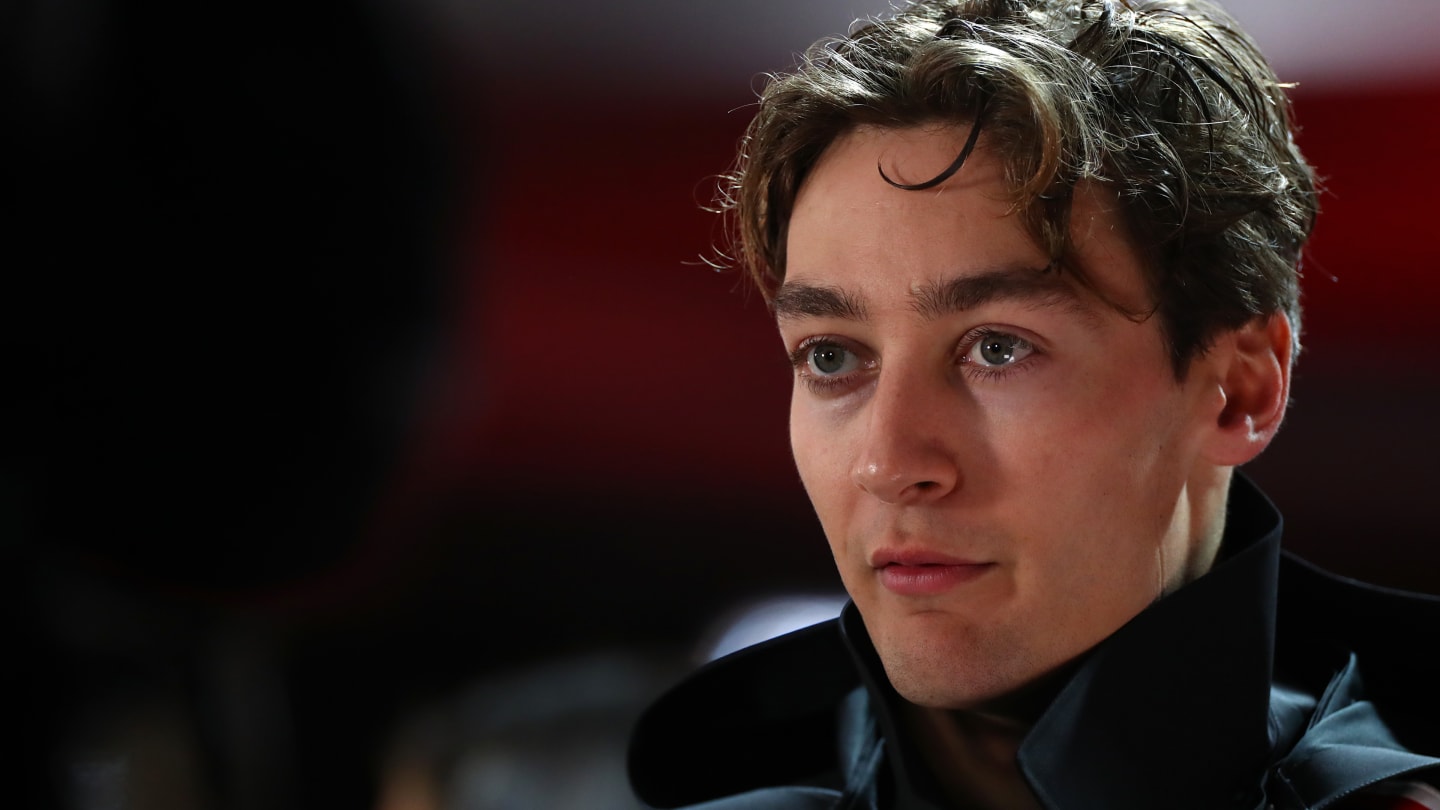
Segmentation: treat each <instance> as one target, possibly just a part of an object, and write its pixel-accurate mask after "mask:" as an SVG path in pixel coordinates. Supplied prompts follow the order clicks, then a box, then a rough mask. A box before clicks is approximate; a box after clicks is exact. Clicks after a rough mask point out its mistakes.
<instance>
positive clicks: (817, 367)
mask: <svg viewBox="0 0 1440 810" xmlns="http://www.w3.org/2000/svg"><path fill="white" fill-rule="evenodd" d="M807 355H808V359H807V361H806V365H807V366H808V368H807V369H806V370H807V371H809V372H810V373H811V374H813V375H815V376H817V377H835V376H838V375H841V374H845V373H847V372H850V371H854V370H855V369H857V368H859V367H860V360H859V358H857V357H856V356H855V353H854V352H852V351H850V350H849V349H846V348H845V347H844V346H840V345H837V344H834V343H817V344H815V345H813V346H811V347H809V349H808V351H807Z"/></svg>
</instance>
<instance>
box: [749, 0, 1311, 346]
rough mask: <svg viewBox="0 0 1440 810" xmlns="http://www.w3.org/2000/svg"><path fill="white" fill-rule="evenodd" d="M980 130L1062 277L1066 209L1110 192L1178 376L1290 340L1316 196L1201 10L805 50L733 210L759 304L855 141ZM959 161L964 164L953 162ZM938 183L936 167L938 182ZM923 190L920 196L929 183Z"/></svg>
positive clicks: (1026, 22) (925, 13) (1018, 1)
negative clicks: (1099, 187)
mask: <svg viewBox="0 0 1440 810" xmlns="http://www.w3.org/2000/svg"><path fill="white" fill-rule="evenodd" d="M933 122H948V123H954V124H959V123H965V124H970V123H973V122H978V125H979V127H980V129H981V131H982V132H984V133H985V134H986V135H988V136H989V141H990V143H991V146H992V149H994V150H995V152H996V154H997V156H998V157H999V158H1000V159H1001V160H1002V162H1003V163H1004V164H1005V171H1006V175H1007V182H1008V187H1009V188H1008V191H1007V194H1008V195H1009V199H1010V201H1011V202H1012V204H1013V205H1014V207H1015V210H1016V212H1017V213H1018V215H1019V216H1020V217H1021V218H1022V219H1023V220H1024V222H1025V226H1026V227H1027V229H1029V230H1030V232H1031V234H1032V235H1033V236H1034V238H1035V239H1036V241H1037V242H1038V243H1039V244H1040V246H1041V248H1042V249H1043V250H1045V251H1046V252H1047V254H1048V255H1049V256H1050V258H1051V259H1052V260H1053V261H1054V262H1055V267H1056V269H1059V270H1061V271H1062V272H1071V273H1074V274H1076V275H1077V276H1078V277H1079V278H1080V279H1081V280H1082V281H1083V280H1084V278H1085V275H1086V271H1085V269H1084V268H1080V267H1075V266H1073V264H1072V263H1070V262H1068V259H1069V258H1070V257H1069V255H1068V254H1069V251H1068V236H1069V228H1068V226H1067V221H1068V218H1069V211H1070V206H1071V196H1072V194H1073V193H1074V190H1075V188H1076V187H1077V186H1078V185H1080V184H1082V183H1084V182H1086V181H1094V182H1099V183H1102V184H1104V185H1105V186H1106V187H1107V188H1109V189H1110V190H1111V193H1112V194H1113V195H1114V197H1115V198H1116V200H1117V201H1118V202H1119V205H1120V217H1121V219H1122V221H1123V224H1124V226H1125V227H1126V228H1127V229H1128V230H1129V232H1130V235H1131V238H1132V239H1133V240H1134V242H1135V244H1136V247H1137V248H1138V249H1139V250H1141V251H1142V252H1143V253H1144V254H1145V258H1146V266H1145V271H1146V279H1147V283H1148V284H1149V285H1150V290H1151V300H1150V301H1149V302H1148V304H1147V306H1146V308H1145V309H1143V310H1141V311H1140V312H1137V313H1134V314H1137V315H1144V314H1149V313H1151V312H1154V313H1155V314H1157V315H1158V316H1159V317H1160V322H1161V327H1162V329H1163V330H1164V334H1165V338H1166V342H1167V345H1168V347H1169V350H1170V352H1171V354H1172V357H1173V358H1174V362H1175V365H1176V369H1177V373H1183V370H1184V368H1185V365H1186V363H1187V362H1188V360H1189V359H1190V358H1191V357H1192V356H1193V355H1194V354H1195V353H1196V352H1198V351H1201V350H1203V348H1204V347H1205V345H1206V344H1207V343H1208V341H1209V340H1210V338H1212V337H1213V336H1214V335H1215V334H1217V333H1218V332H1220V331H1223V330H1226V329H1233V328H1235V327H1237V326H1239V325H1241V324H1243V323H1245V322H1246V321H1249V320H1250V319H1252V318H1254V317H1256V316H1261V315H1269V314H1271V313H1275V312H1281V313H1284V314H1286V315H1287V316H1288V317H1289V319H1290V322H1291V325H1292V328H1293V330H1294V334H1295V336H1296V345H1295V348H1296V349H1298V347H1299V343H1298V336H1299V327H1300V320H1299V314H1300V312H1299V283H1298V282H1299V279H1298V267H1299V261H1300V255H1301V251H1302V249H1303V248H1304V245H1305V242H1306V240H1307V239H1308V237H1309V234H1310V230H1311V227H1312V226H1313V224H1314V220H1315V215H1316V210H1317V209H1316V195H1315V181H1314V176H1313V174H1312V172H1311V170H1310V167H1309V166H1308V165H1307V164H1306V162H1305V160H1304V159H1303V157H1302V156H1301V155H1300V152H1299V150H1298V149H1297V148H1296V146H1295V143H1294V141H1293V138H1292V132H1291V124H1290V113H1289V103H1288V100H1287V99H1286V97H1285V94H1284V89H1283V86H1282V85H1281V84H1280V83H1279V82H1278V80H1277V79H1276V77H1275V75H1274V73H1273V72H1272V71H1271V70H1270V68H1269V66H1268V64H1267V63H1266V62H1265V60H1264V57H1263V56H1261V54H1260V52H1259V51H1258V49H1257V48H1256V46H1255V44H1254V43H1253V42H1252V41H1251V40H1250V38H1249V37H1248V36H1247V35H1246V34H1245V33H1244V32H1243V31H1241V30H1240V28H1239V26H1238V25H1237V24H1236V23H1235V21H1234V20H1233V19H1231V18H1230V17H1229V16H1228V15H1227V14H1226V13H1225V12H1224V11H1222V10H1220V9H1219V8H1217V7H1215V6H1213V5H1209V4H1208V3H1206V2H1204V0H1162V1H1161V2H1125V1H1124V0H1086V1H1085V2H1079V1H1078V0H970V1H968V2H967V1H966V0H921V2H918V3H915V4H914V5H912V6H910V7H908V8H906V9H905V10H903V11H901V12H900V13H898V14H897V15H896V16H895V17H893V18H890V19H886V20H882V21H878V22H874V23H871V24H869V25H866V26H864V27H862V28H860V29H858V30H857V31H855V33H853V34H852V35H850V36H849V37H846V38H843V39H837V40H829V41H822V42H820V43H817V45H816V46H815V47H814V48H812V49H811V50H810V51H809V52H808V53H807V54H806V57H805V59H804V60H803V62H802V64H801V65H800V66H799V68H798V69H796V70H795V71H794V72H793V73H790V74H787V75H781V76H777V77H775V78H774V79H773V80H772V81H771V82H770V83H769V85H768V86H767V87H766V89H765V91H764V94H763V95H762V98H761V101H760V108H759V112H758V113H757V115H756V116H755V118H754V120H753V122H752V123H751V125H750V129H749V132H748V133H747V135H746V139H745V143H744V146H743V149H742V156H741V159H740V161H739V165H738V167H737V170H736V172H735V173H734V174H733V175H732V176H731V178H730V180H731V182H730V185H729V188H728V189H727V190H726V191H727V193H726V195H725V207H726V208H728V209H729V210H730V212H731V213H732V214H733V215H734V219H735V222H734V224H735V234H736V237H737V239H736V245H735V247H736V249H737V253H738V255H737V259H738V260H739V261H740V262H741V263H742V264H743V265H744V266H745V268H746V270H747V271H748V272H749V273H750V274H751V276H752V277H753V278H754V279H755V280H756V281H757V282H759V285H760V287H761V289H762V290H766V291H767V292H771V293H773V291H774V289H775V288H776V286H777V285H778V284H779V283H780V282H782V281H783V280H784V278H785V275H786V271H787V266H788V258H787V253H788V251H787V234H788V229H789V223H790V218H791V216H792V214H793V211H794V205H795V198H796V195H797V194H798V192H799V190H800V188H801V186H802V185H803V183H804V181H805V178H806V177H807V176H808V175H809V172H810V170H811V168H812V167H813V166H814V165H815V161H816V160H818V159H819V157H820V155H821V154H822V153H824V151H825V150H826V149H827V148H828V147H829V145H830V144H831V143H832V142H833V141H834V140H835V139H836V138H838V137H839V136H840V135H841V134H843V133H845V132H847V131H849V130H851V129H853V128H855V127H857V126H861V125H871V126H880V127H907V126H915V125H920V124H925V123H933ZM957 154H958V150H957ZM942 168H943V167H942ZM929 179H931V178H919V180H921V181H923V180H929Z"/></svg>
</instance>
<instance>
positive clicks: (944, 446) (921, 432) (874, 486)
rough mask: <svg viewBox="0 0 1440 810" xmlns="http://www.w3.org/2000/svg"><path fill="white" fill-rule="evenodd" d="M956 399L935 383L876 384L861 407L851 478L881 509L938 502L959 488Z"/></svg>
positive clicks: (959, 413) (959, 412)
mask: <svg viewBox="0 0 1440 810" xmlns="http://www.w3.org/2000/svg"><path fill="white" fill-rule="evenodd" d="M955 397H956V395H955V394H954V393H953V392H952V391H950V390H949V388H948V387H947V386H945V385H943V384H940V383H938V382H937V383H925V382H922V381H919V380H914V379H910V380H906V379H904V378H901V377H893V378H892V379H889V380H887V379H885V375H884V373H883V372H882V373H881V376H880V379H878V380H877V381H876V386H875V389H874V391H873V393H872V394H871V396H870V399H869V401H868V402H867V403H866V406H865V407H866V410H867V411H868V413H867V414H866V419H865V434H864V437H863V440H862V442H861V445H860V449H859V452H858V453H857V455H856V458H855V464H854V467H853V469H852V471H851V477H852V479H853V480H854V481H855V485H856V486H858V487H860V488H861V489H862V490H864V491H865V492H868V493H869V494H871V495H873V496H875V497H876V498H879V499H880V500H881V501H884V502H885V503H894V504H919V503H925V502H929V501H935V500H939V499H941V498H944V497H945V496H946V495H948V494H950V493H951V492H953V491H954V490H955V489H956V487H958V486H959V485H960V483H961V470H960V465H959V459H958V455H957V453H956V446H957V443H958V436H959V434H960V431H963V430H964V427H965V426H964V424H963V412H962V409H959V408H956V407H955V405H956V404H957V403H956V402H955V401H954V400H955Z"/></svg>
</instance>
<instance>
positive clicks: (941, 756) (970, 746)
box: [902, 701, 1040, 810]
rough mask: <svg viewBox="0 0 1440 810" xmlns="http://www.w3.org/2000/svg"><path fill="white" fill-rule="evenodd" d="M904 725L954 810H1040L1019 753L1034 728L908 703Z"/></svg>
mask: <svg viewBox="0 0 1440 810" xmlns="http://www.w3.org/2000/svg"><path fill="white" fill-rule="evenodd" d="M903 713H904V717H903V718H902V722H903V723H904V725H905V726H906V728H907V729H908V731H909V733H910V735H911V738H912V739H913V740H915V742H916V743H917V744H918V747H919V749H920V753H921V755H922V757H923V758H924V760H925V764H926V766H927V767H929V769H930V772H931V774H933V775H934V777H935V782H936V784H937V785H938V786H939V788H940V790H941V791H942V792H943V793H944V795H945V798H946V799H947V801H948V802H949V803H950V804H951V806H953V807H965V808H972V807H973V808H980V809H981V810H1002V808H1003V809H1004V810H1029V809H1030V808H1035V810H1039V807H1040V804H1039V803H1038V801H1037V800H1036V799H1035V795H1034V794H1033V793H1032V792H1031V791H1030V787H1029V785H1027V784H1026V782H1025V779H1024V778H1023V777H1022V776H1021V775H1020V768H1019V766H1018V765H1017V764H1016V761H1015V754H1016V752H1017V751H1019V749H1020V742H1021V740H1023V739H1024V738H1025V734H1026V732H1028V731H1029V729H1030V725H1029V723H1026V722H1023V721H1020V720H1017V719H1013V718H1011V717H1008V716H1004V715H998V714H989V713H984V712H976V711H956V710H946V709H930V708H925V707H922V706H916V705H914V704H913V703H909V702H908V701H907V702H906V703H905V705H904V709H903Z"/></svg>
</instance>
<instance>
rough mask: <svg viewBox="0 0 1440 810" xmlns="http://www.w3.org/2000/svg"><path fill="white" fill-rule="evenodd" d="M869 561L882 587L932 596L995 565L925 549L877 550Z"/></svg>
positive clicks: (900, 593) (894, 591) (904, 592)
mask: <svg viewBox="0 0 1440 810" xmlns="http://www.w3.org/2000/svg"><path fill="white" fill-rule="evenodd" d="M870 564H871V565H872V566H874V568H875V572H876V574H877V575H878V576H879V578H880V584H881V585H883V586H885V588H886V590H889V591H890V592H892V593H895V594H897V595H899V596H934V595H936V594H941V593H945V592H946V591H949V590H951V589H954V588H958V587H960V586H961V585H964V584H965V583H967V582H972V581H974V580H976V579H978V578H980V577H982V576H984V575H985V574H986V573H988V572H989V571H990V570H991V569H992V568H994V567H995V564H994V563H990V562H979V561H975V560H967V559H963V558H960V557H954V556H951V555H948V554H942V553H939V552H933V551H925V550H881V551H879V552H877V553H875V554H874V555H872V557H871V560H870Z"/></svg>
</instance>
